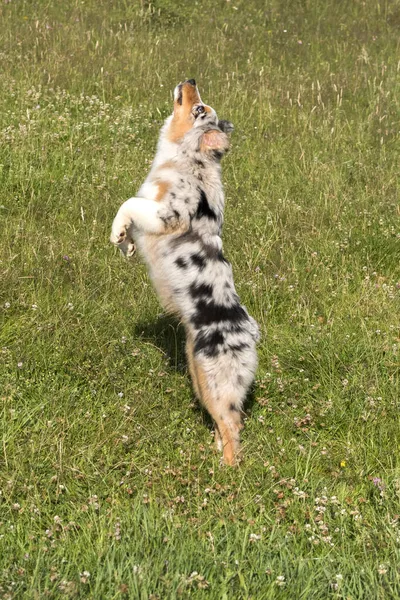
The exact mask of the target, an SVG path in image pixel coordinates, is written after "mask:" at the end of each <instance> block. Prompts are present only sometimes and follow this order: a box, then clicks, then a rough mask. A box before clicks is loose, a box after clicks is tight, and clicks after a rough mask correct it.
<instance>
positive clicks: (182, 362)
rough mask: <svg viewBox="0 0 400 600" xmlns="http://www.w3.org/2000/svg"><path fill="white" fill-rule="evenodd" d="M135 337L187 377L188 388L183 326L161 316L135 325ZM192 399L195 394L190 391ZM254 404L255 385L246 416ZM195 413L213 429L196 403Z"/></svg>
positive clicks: (246, 405) (188, 380)
mask: <svg viewBox="0 0 400 600" xmlns="http://www.w3.org/2000/svg"><path fill="white" fill-rule="evenodd" d="M134 333H135V337H136V338H139V339H142V340H143V341H147V342H150V343H151V344H153V345H154V346H155V347H156V348H159V350H160V351H161V352H162V353H163V354H164V356H165V358H166V359H167V361H168V365H169V370H171V371H175V372H177V373H180V374H181V375H187V383H188V385H189V386H190V385H191V381H190V376H189V373H188V369H187V360H186V352H185V344H186V336H185V330H184V327H183V325H181V324H180V323H179V322H178V321H177V320H176V319H174V318H173V317H170V316H169V315H161V316H159V317H158V318H157V319H155V320H154V321H150V322H148V321H145V322H139V323H136V325H135V332H134ZM192 395H193V399H195V394H194V392H193V391H192ZM255 402H256V388H255V385H254V384H253V386H252V387H251V388H250V390H249V392H248V394H247V397H246V402H245V406H244V409H245V413H246V414H247V415H248V414H249V413H251V412H252V408H253V405H254V403H255ZM195 410H196V412H197V411H198V412H201V413H202V415H203V418H204V419H205V421H206V423H207V424H208V425H209V427H210V428H212V427H213V422H212V419H211V417H210V416H209V414H208V412H207V411H206V410H204V409H203V407H202V406H201V404H200V403H199V402H198V401H196V403H195Z"/></svg>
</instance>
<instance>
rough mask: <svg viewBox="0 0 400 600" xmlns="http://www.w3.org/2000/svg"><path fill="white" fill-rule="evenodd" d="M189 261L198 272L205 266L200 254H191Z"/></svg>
mask: <svg viewBox="0 0 400 600" xmlns="http://www.w3.org/2000/svg"><path fill="white" fill-rule="evenodd" d="M190 260H191V261H192V263H193V264H194V265H196V267H198V268H199V269H200V270H202V269H204V267H205V266H206V261H205V258H204V257H203V256H202V255H201V254H191V255H190Z"/></svg>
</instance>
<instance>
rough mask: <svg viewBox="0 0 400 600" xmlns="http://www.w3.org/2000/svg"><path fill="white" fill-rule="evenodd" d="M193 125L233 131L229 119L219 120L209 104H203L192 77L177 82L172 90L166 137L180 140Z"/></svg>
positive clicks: (171, 139)
mask: <svg viewBox="0 0 400 600" xmlns="http://www.w3.org/2000/svg"><path fill="white" fill-rule="evenodd" d="M194 127H202V128H204V127H216V128H219V129H220V130H221V131H223V132H224V133H230V132H231V131H233V125H232V123H230V122H229V121H219V119H218V117H217V113H216V112H215V110H214V109H213V108H211V106H208V105H207V104H204V102H203V101H202V99H201V98H200V94H199V90H198V88H197V85H196V82H195V80H194V79H187V80H186V81H184V82H183V83H179V84H178V85H177V86H176V88H175V90H174V112H173V114H172V116H171V117H170V121H169V125H168V130H167V137H168V139H169V141H171V142H180V141H181V140H182V138H183V137H184V135H185V134H186V133H187V132H188V131H190V130H191V129H193V128H194Z"/></svg>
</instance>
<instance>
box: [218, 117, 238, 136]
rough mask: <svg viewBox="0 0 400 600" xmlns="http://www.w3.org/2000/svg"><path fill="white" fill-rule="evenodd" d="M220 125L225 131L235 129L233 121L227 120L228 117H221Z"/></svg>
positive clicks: (230, 131)
mask: <svg viewBox="0 0 400 600" xmlns="http://www.w3.org/2000/svg"><path fill="white" fill-rule="evenodd" d="M218 127H219V128H220V129H221V131H223V132H224V133H232V131H233V130H234V129H235V128H234V126H233V123H231V121H227V120H226V119H221V120H220V121H218Z"/></svg>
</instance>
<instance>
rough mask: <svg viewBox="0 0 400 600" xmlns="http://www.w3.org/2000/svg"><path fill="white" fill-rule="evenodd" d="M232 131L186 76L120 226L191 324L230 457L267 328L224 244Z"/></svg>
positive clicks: (200, 373) (196, 361)
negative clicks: (248, 304)
mask: <svg viewBox="0 0 400 600" xmlns="http://www.w3.org/2000/svg"><path fill="white" fill-rule="evenodd" d="M232 129H233V126H232V124H231V123H229V122H228V121H220V120H219V119H218V117H217V114H216V112H215V110H214V109H213V108H211V107H210V106H207V105H206V104H204V103H203V102H202V100H201V98H200V95H199V91H198V89H197V86H196V82H195V81H194V79H189V80H187V81H185V82H184V83H180V84H179V85H178V86H177V87H176V88H175V91H174V110H173V113H172V115H171V116H169V117H168V118H167V120H166V121H165V123H164V125H163V127H162V129H161V134H160V138H159V142H158V146H157V152H156V156H155V158H154V161H153V164H152V167H151V170H150V173H149V174H148V176H147V179H146V180H145V182H144V183H143V185H142V187H141V188H140V189H139V192H138V193H137V195H136V196H135V197H134V198H130V199H129V200H127V201H126V202H124V203H123V204H122V206H121V207H120V209H119V211H118V213H117V215H116V217H115V219H114V222H113V225H112V233H111V242H112V243H113V244H115V245H116V246H118V247H119V248H120V249H121V251H122V252H123V253H124V254H126V255H128V256H129V255H131V254H132V253H133V252H134V249H135V245H136V246H137V247H138V249H139V252H140V254H141V255H142V256H143V258H144V260H145V261H146V263H147V265H148V268H149V272H150V277H151V279H152V281H153V284H154V287H155V289H156V291H157V293H158V296H159V298H160V301H161V303H162V305H163V307H164V308H165V309H166V311H168V312H170V313H174V314H175V315H177V316H178V317H179V319H180V320H181V322H182V323H183V325H184V327H185V330H186V338H187V339H186V353H187V360H188V366H189V371H190V375H191V378H192V382H193V388H194V391H195V393H196V395H197V397H198V399H199V400H200V402H201V403H202V405H203V406H204V407H205V408H206V410H207V411H208V412H209V413H210V415H211V417H212V419H213V420H214V423H215V437H216V442H217V447H218V448H219V449H220V450H221V451H222V452H223V458H224V462H225V463H226V464H228V465H233V464H235V463H236V462H237V460H238V456H239V454H238V453H239V432H240V429H241V428H242V414H243V413H242V408H243V402H244V400H245V397H246V394H247V392H248V390H249V387H250V386H251V384H252V382H253V379H254V374H255V371H256V367H257V353H256V342H257V340H258V336H259V333H258V326H257V323H256V322H255V320H254V319H253V318H252V317H250V315H249V314H248V312H247V310H246V308H245V307H244V306H243V305H242V304H241V303H240V299H239V296H238V295H237V293H236V290H235V286H234V283H233V275H232V267H231V265H230V263H229V262H228V261H227V260H226V258H225V257H224V255H223V252H222V241H221V229H222V223H223V213H224V191H223V186H222V181H221V166H220V162H221V158H222V156H223V155H224V154H225V153H226V152H227V150H228V148H229V138H228V134H229V133H230V131H231V130H232Z"/></svg>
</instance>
